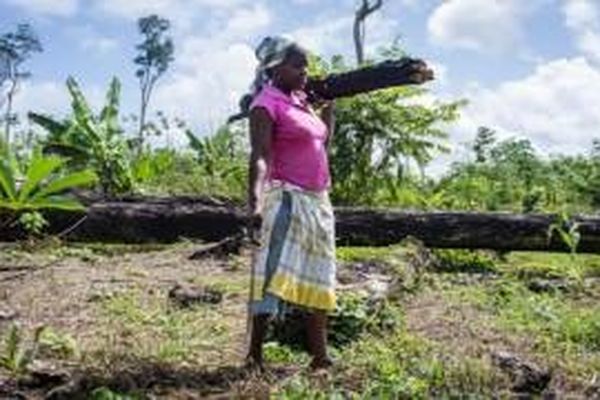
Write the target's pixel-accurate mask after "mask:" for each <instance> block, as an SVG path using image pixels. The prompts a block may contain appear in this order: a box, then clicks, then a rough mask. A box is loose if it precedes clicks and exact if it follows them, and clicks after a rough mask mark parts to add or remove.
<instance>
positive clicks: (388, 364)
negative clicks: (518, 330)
mask: <svg viewBox="0 0 600 400" xmlns="http://www.w3.org/2000/svg"><path fill="white" fill-rule="evenodd" d="M344 359H345V360H348V363H349V365H350V367H349V368H350V370H349V371H347V373H350V375H352V371H354V372H358V373H362V374H366V375H365V376H364V377H363V388H362V394H361V398H411V399H412V398H417V399H419V398H421V399H425V398H432V397H435V398H448V397H463V396H466V395H470V396H472V395H478V396H489V395H491V394H492V393H493V392H494V391H495V390H496V389H497V388H498V387H499V383H500V382H501V381H502V380H503V379H505V378H504V377H503V376H501V375H499V374H498V373H497V372H495V371H494V370H493V369H492V368H491V366H490V365H488V364H486V363H485V362H484V361H481V360H478V359H454V358H452V357H450V356H449V354H448V352H447V349H444V348H443V347H442V346H440V345H439V344H435V343H431V342H428V341H426V340H425V339H422V338H418V337H415V336H412V335H410V334H409V333H408V332H406V331H397V332H396V333H395V334H394V335H390V336H386V337H381V338H377V337H373V336H371V337H367V338H365V339H364V340H362V341H361V342H359V343H357V344H356V346H353V347H352V348H350V349H349V350H348V351H346V352H345V354H344Z"/></svg>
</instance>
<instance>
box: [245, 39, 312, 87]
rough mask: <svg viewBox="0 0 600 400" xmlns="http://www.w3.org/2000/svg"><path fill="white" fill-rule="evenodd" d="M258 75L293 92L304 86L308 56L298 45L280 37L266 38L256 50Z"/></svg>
mask: <svg viewBox="0 0 600 400" xmlns="http://www.w3.org/2000/svg"><path fill="white" fill-rule="evenodd" d="M256 57H257V58H258V60H259V62H260V65H259V73H260V74H263V76H264V77H266V78H268V79H270V80H271V81H272V82H273V83H274V84H275V85H277V86H278V87H281V88H283V89H286V90H289V91H293V90H300V89H303V88H304V86H305V85H306V79H307V71H306V69H307V67H308V55H307V52H306V51H305V50H304V49H303V48H302V47H300V46H299V45H298V44H296V43H294V42H292V41H289V40H287V39H285V38H282V37H275V38H273V37H268V38H266V39H264V40H263V41H262V43H261V44H260V45H259V46H258V48H257V49H256Z"/></svg>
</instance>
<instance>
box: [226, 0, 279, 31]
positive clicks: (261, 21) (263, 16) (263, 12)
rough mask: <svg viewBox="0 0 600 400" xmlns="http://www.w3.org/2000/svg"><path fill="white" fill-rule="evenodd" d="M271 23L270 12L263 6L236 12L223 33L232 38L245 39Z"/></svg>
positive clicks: (257, 5) (258, 5) (259, 5)
mask: <svg viewBox="0 0 600 400" xmlns="http://www.w3.org/2000/svg"><path fill="white" fill-rule="evenodd" d="M270 23H271V14H270V13H269V10H268V9H267V8H266V7H265V6H264V5H261V4H256V5H254V6H253V7H252V8H241V9H239V10H235V11H234V12H233V13H232V14H231V17H230V18H229V20H228V21H227V25H226V26H225V28H224V30H223V32H224V34H226V35H228V36H230V37H244V36H247V35H250V34H252V33H254V32H256V31H260V30H261V29H263V28H266V27H267V26H269V24H270Z"/></svg>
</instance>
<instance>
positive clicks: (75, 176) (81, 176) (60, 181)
mask: <svg viewBox="0 0 600 400" xmlns="http://www.w3.org/2000/svg"><path fill="white" fill-rule="evenodd" d="M96 180H97V176H96V174H95V173H94V172H93V171H92V170H85V171H80V172H74V173H72V174H69V175H67V176H63V177H60V178H57V179H55V180H53V181H52V182H49V183H48V184H47V185H45V186H44V187H43V188H41V189H40V190H39V191H38V192H37V193H36V194H35V195H34V196H33V198H32V199H34V200H38V199H42V198H44V197H46V196H50V195H54V194H59V193H62V192H64V191H65V190H68V189H73V188H76V187H82V186H89V185H91V184H93V183H94V182H96Z"/></svg>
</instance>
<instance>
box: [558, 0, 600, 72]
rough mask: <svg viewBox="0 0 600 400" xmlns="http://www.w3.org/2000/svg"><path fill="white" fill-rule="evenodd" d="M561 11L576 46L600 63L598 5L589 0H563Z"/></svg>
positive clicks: (599, 14) (599, 9)
mask: <svg viewBox="0 0 600 400" xmlns="http://www.w3.org/2000/svg"><path fill="white" fill-rule="evenodd" d="M563 13H564V15H565V24H566V26H567V27H568V28H569V29H570V30H571V31H572V32H573V34H574V35H575V40H576V44H577V48H578V49H579V50H580V51H581V52H582V53H583V54H584V55H586V57H589V58H590V59H591V60H592V61H595V62H597V63H600V5H599V4H598V3H597V2H596V3H594V2H592V1H589V0H564V4H563Z"/></svg>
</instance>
